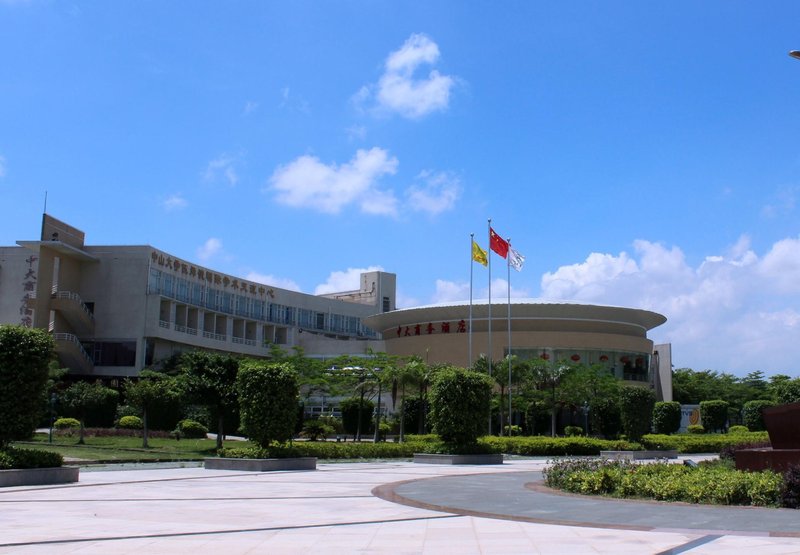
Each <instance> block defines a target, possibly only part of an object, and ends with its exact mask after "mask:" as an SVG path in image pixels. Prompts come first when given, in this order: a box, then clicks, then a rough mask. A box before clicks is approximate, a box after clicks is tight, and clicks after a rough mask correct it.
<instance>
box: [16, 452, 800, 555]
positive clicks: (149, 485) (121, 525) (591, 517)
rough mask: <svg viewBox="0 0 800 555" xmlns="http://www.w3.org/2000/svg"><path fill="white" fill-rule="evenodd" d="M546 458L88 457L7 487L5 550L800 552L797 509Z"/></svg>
mask: <svg viewBox="0 0 800 555" xmlns="http://www.w3.org/2000/svg"><path fill="white" fill-rule="evenodd" d="M544 464H545V461H544V460H540V459H536V460H531V459H520V460H510V461H506V462H505V464H503V465H501V466H485V467H481V466H444V465H423V464H413V463H410V462H395V461H393V462H367V463H337V464H327V463H326V464H320V465H319V467H318V470H316V471H307V472H269V473H255V472H254V473H243V472H233V471H219V470H215V471H211V470H205V469H203V468H199V467H193V466H187V467H180V468H154V467H153V466H147V465H142V466H141V467H139V468H133V469H131V468H125V467H123V468H122V469H111V468H108V469H101V470H96V469H93V470H83V469H82V470H81V475H80V482H78V483H77V484H69V485H63V486H38V487H16V488H4V489H2V490H0V553H15V554H16V553H21V554H52V553H97V554H109V553H113V554H116V553H122V554H126V553H131V554H134V553H135V554H144V553H146V554H157V553H187V554H193V555H199V554H204V553H214V554H216V555H223V554H224V555H228V554H244V553H270V554H273V553H326V554H330V553H503V554H506V553H558V554H573V553H615V554H616V553H636V554H640V553H692V554H701V553H743V552H749V553H752V554H778V553H798V554H800V512H798V511H791V510H787V509H771V510H770V509H756V508H750V507H734V508H720V507H703V506H691V505H680V504H665V503H654V502H640V501H619V500H607V499H585V498H581V497H576V496H568V495H560V494H555V493H553V492H550V491H546V490H544V489H543V488H542V487H541V485H540V483H539V480H540V479H541V470H542V469H543V466H544Z"/></svg>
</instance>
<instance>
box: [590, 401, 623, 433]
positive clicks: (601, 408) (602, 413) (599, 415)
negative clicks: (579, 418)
mask: <svg viewBox="0 0 800 555" xmlns="http://www.w3.org/2000/svg"><path fill="white" fill-rule="evenodd" d="M589 417H590V418H591V420H592V431H593V432H595V433H599V434H601V435H602V436H603V437H605V438H615V437H617V436H618V435H619V434H620V432H621V431H622V417H621V415H620V412H619V400H618V399H617V398H614V397H609V398H606V399H600V400H597V401H594V402H593V403H592V404H591V405H590V408H589Z"/></svg>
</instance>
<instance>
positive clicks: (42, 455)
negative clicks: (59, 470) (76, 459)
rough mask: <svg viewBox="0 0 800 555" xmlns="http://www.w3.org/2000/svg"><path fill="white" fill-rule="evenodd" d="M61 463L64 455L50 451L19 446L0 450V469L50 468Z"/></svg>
mask: <svg viewBox="0 0 800 555" xmlns="http://www.w3.org/2000/svg"><path fill="white" fill-rule="evenodd" d="M63 464H64V457H62V456H61V455H60V454H59V453H53V452H51V451H41V450H39V449H20V448H19V447H6V448H5V449H3V450H0V470H8V469H11V468H15V469H26V468H52V467H59V466H62V465H63Z"/></svg>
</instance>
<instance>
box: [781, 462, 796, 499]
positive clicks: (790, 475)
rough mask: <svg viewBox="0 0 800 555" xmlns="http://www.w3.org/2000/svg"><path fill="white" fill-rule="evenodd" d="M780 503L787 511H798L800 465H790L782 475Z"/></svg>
mask: <svg viewBox="0 0 800 555" xmlns="http://www.w3.org/2000/svg"><path fill="white" fill-rule="evenodd" d="M781 503H782V505H783V506H784V507H787V508H789V509H800V465H792V466H790V467H789V469H788V470H787V471H786V472H784V473H783V492H782V494H781Z"/></svg>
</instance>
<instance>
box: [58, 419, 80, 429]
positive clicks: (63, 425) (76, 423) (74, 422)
mask: <svg viewBox="0 0 800 555" xmlns="http://www.w3.org/2000/svg"><path fill="white" fill-rule="evenodd" d="M80 427H81V422H80V420H78V419H77V418H59V419H57V420H56V421H55V422H53V428H55V429H56V430H69V429H71V428H74V429H76V430H77V429H78V428H80Z"/></svg>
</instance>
